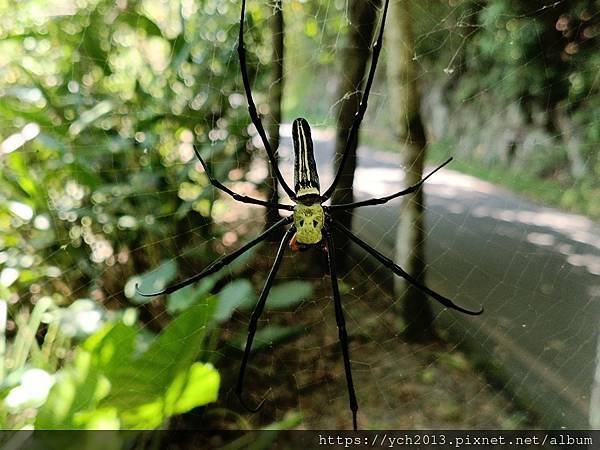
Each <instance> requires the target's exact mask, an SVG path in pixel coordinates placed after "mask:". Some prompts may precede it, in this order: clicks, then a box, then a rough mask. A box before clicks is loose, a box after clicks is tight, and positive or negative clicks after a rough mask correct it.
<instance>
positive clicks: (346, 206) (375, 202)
mask: <svg viewBox="0 0 600 450" xmlns="http://www.w3.org/2000/svg"><path fill="white" fill-rule="evenodd" d="M450 161H452V158H448V160H447V161H446V162H444V163H443V164H441V165H439V166H438V167H436V168H435V169H433V170H432V171H431V172H429V173H428V174H427V176H425V177H424V178H422V179H421V180H420V181H419V182H418V183H415V184H413V185H412V186H410V187H408V188H406V189H404V190H403V191H400V192H396V193H395V194H391V195H388V196H386V197H381V198H371V199H369V200H363V201H360V202H354V203H344V204H341V205H331V206H328V207H327V210H329V211H332V210H336V209H337V210H340V209H342V210H343V209H352V208H358V207H360V206H373V205H381V204H383V203H387V202H389V201H390V200H393V199H395V198H397V197H402V196H403V195H408V194H411V193H413V192H415V191H417V190H418V189H419V188H420V187H421V185H422V184H423V183H425V181H427V179H428V178H429V177H430V176H432V175H433V174H434V173H436V172H437V171H438V170H440V169H441V168H442V167H444V166H445V165H446V164H448V163H449V162H450Z"/></svg>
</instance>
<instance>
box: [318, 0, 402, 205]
mask: <svg viewBox="0 0 600 450" xmlns="http://www.w3.org/2000/svg"><path fill="white" fill-rule="evenodd" d="M389 4H390V0H385V5H384V7H383V14H382V18H381V26H380V27H379V35H378V36H377V41H375V44H374V45H373V56H372V58H371V67H370V69H369V76H368V78H367V83H366V84H365V89H364V92H363V95H362V98H361V99H360V104H359V105H358V111H357V112H356V115H355V116H354V121H353V122H352V127H351V128H350V133H349V135H348V141H347V142H346V148H345V149H344V154H343V155H342V160H341V161H340V165H339V166H338V170H337V173H336V174H335V178H334V179H333V183H331V186H329V188H328V189H327V190H326V191H325V193H324V194H323V195H322V196H321V203H322V202H324V201H325V200H327V199H329V198H330V197H331V196H332V195H333V191H335V188H336V186H337V184H338V182H339V181H340V178H341V176H342V172H343V170H344V165H345V164H346V160H347V159H348V155H349V154H350V147H351V146H352V145H354V141H355V140H356V139H358V129H359V128H360V124H361V123H362V120H363V117H364V116H365V112H366V111H367V103H368V100H369V94H370V93H371V85H372V84H373V79H374V78H375V69H376V68H377V61H378V60H379V54H380V53H381V45H382V42H383V30H384V28H385V19H386V17H387V11H388V5H389Z"/></svg>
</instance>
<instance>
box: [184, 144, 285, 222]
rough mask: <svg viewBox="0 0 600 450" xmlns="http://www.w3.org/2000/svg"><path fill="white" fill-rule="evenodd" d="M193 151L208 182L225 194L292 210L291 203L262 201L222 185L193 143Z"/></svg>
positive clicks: (239, 200)
mask: <svg viewBox="0 0 600 450" xmlns="http://www.w3.org/2000/svg"><path fill="white" fill-rule="evenodd" d="M194 152H195V153H196V156H197V157H198V159H199V160H200V164H202V167H204V172H206V175H207V176H208V180H209V181H210V184H212V185H213V186H214V187H216V188H217V189H219V190H221V191H223V192H225V193H226V194H229V195H230V196H232V197H233V198H234V199H235V200H237V201H238V202H242V203H249V204H252V205H260V206H265V207H267V208H274V209H285V210H287V211H293V210H294V207H293V206H292V205H282V204H280V203H272V202H268V201H264V200H259V199H257V198H252V197H248V196H247V195H241V194H238V193H237V192H233V191H232V190H231V189H229V188H228V187H227V186H225V185H223V184H222V183H221V182H220V181H219V180H217V179H216V178H215V177H213V176H212V173H211V172H210V170H209V169H208V165H207V164H206V162H205V161H204V160H203V159H202V156H200V152H199V151H198V148H197V147H196V146H195V145H194Z"/></svg>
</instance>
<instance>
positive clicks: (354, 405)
mask: <svg viewBox="0 0 600 450" xmlns="http://www.w3.org/2000/svg"><path fill="white" fill-rule="evenodd" d="M323 234H325V240H326V242H327V261H328V262H329V275H330V277H331V290H332V291H333V304H334V307H335V322H336V324H337V327H338V335H339V339H340V346H341V347H342V356H343V358H344V371H345V372H346V384H347V386H348V399H349V400H350V410H351V411H352V426H353V427H354V431H356V430H357V424H356V414H357V411H358V402H357V401H356V392H355V391H354V383H353V382H352V368H351V367H350V352H349V350H348V333H347V332H346V320H345V319H344V311H343V310H342V299H341V297H340V290H339V287H338V281H337V270H336V267H335V246H334V242H333V239H332V237H331V233H330V232H329V230H327V229H323Z"/></svg>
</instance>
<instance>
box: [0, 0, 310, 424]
mask: <svg viewBox="0 0 600 450" xmlns="http://www.w3.org/2000/svg"><path fill="white" fill-rule="evenodd" d="M268 14H269V10H268V8H263V7H262V6H261V5H260V4H258V2H252V5H251V6H249V11H248V27H247V28H248V29H247V42H248V48H249V53H248V59H249V64H250V66H251V67H255V66H256V65H257V62H258V61H267V59H268V57H270V51H269V50H270V49H269V48H268V45H266V44H265V43H264V35H265V33H267V32H268V30H264V29H262V28H261V27H258V26H255V24H254V21H255V20H258V21H261V22H264V20H266V18H267V17H268ZM238 20H239V2H237V1H234V0H231V1H227V2H216V1H214V0H197V1H193V2H184V3H182V4H179V3H177V4H175V3H168V2H166V3H165V2H163V3H157V2H148V1H144V0H131V1H126V2H125V1H118V2H114V1H112V0H89V1H83V2H66V3H65V2H58V1H56V2H54V1H51V2H45V1H41V0H27V1H24V2H17V3H14V2H9V1H6V0H0V124H1V126H0V332H1V333H2V335H1V336H0V361H1V365H0V398H1V399H2V400H3V405H2V407H0V422H1V424H2V425H3V427H4V428H22V427H32V426H34V427H37V428H40V427H42V428H57V427H66V428H94V427H110V428H119V427H120V428H152V427H157V426H160V425H162V424H164V423H166V421H167V420H168V418H169V417H171V416H172V415H174V414H179V413H182V412H184V411H188V410H190V409H191V408H194V407H197V406H200V405H203V404H206V403H207V402H209V401H213V400H214V399H215V398H216V395H217V390H218V381H219V374H218V373H217V372H216V370H215V369H214V368H213V367H212V366H211V365H210V364H209V363H208V362H207V361H209V360H211V362H213V363H215V361H214V359H216V356H215V355H216V353H215V352H214V348H215V346H216V345H218V337H219V331H220V330H219V325H220V324H222V323H224V322H225V321H227V320H228V319H229V318H230V317H231V315H232V314H233V313H234V311H235V310H236V309H238V308H242V307H243V308H247V307H249V306H250V305H252V301H253V299H255V298H256V294H255V289H254V287H252V286H251V285H250V283H249V281H248V280H245V279H239V280H235V281H232V282H229V281H230V280H227V279H225V278H224V276H225V275H228V274H238V275H239V271H240V270H239V269H240V268H245V267H247V261H248V258H249V257H251V256H252V254H251V253H249V254H248V255H246V257H245V258H240V259H239V260H238V261H237V262H236V264H232V265H231V266H230V268H229V270H228V271H223V273H222V274H219V275H217V276H213V277H211V278H209V279H206V280H204V281H203V282H201V283H199V284H198V285H195V286H190V287H188V288H187V289H185V290H182V291H180V292H177V293H175V294H173V295H172V296H169V297H168V298H167V299H166V304H165V306H164V307H162V306H160V304H157V302H151V300H152V299H149V298H147V297H141V296H139V295H137V294H136V293H135V290H134V286H135V283H136V282H140V283H141V285H142V287H143V288H148V289H147V290H151V289H158V288H160V287H163V286H165V285H166V284H167V283H168V282H170V281H173V280H174V279H175V277H185V276H186V275H191V274H192V273H194V271H195V270H196V269H197V268H198V267H202V266H205V265H206V264H207V263H208V262H210V261H211V260H212V259H213V258H214V257H215V254H216V253H217V252H215V251H214V250H213V248H212V247H213V245H212V244H217V246H219V245H221V242H220V241H221V239H220V238H221V236H222V234H223V231H224V230H222V229H220V228H219V227H217V226H213V223H212V221H213V219H214V218H215V217H220V215H222V214H223V213H224V212H225V209H226V204H225V203H224V202H223V201H222V200H220V199H219V197H216V196H215V191H214V189H213V188H212V187H210V186H209V183H208V179H207V177H206V175H205V173H203V172H202V171H200V170H198V169H199V165H198V164H193V162H194V158H195V157H194V154H193V151H192V143H194V142H195V143H196V144H197V145H198V146H199V148H200V151H201V152H202V153H203V154H204V155H205V156H206V158H207V159H208V160H209V162H210V164H211V166H212V170H213V171H214V173H215V175H216V176H218V177H219V179H221V180H223V181H226V180H227V179H228V177H229V176H230V174H231V173H235V174H236V175H235V180H236V181H245V180H244V176H243V171H239V170H234V171H233V172H232V169H238V168H240V167H241V168H243V167H246V165H247V164H248V163H249V160H250V152H249V151H247V150H249V149H250V137H251V136H250V135H249V131H251V129H250V128H249V127H248V123H249V119H248V116H247V111H246V108H245V107H244V105H245V100H244V97H243V95H241V94H240V91H241V89H240V88H241V80H240V76H239V66H238V64H237V60H236V59H235V58H233V56H234V55H235V47H234V45H235V44H234V43H235V42H236V40H237V30H238V28H237V23H238ZM266 74H267V73H266V70H264V68H263V70H261V71H259V72H255V71H254V70H251V73H250V76H251V78H252V83H253V86H254V88H255V89H254V90H255V93H256V98H257V103H258V105H259V107H261V106H264V105H262V104H261V101H264V96H262V95H261V93H262V92H261V87H262V84H263V78H265V77H264V75H266ZM262 109H263V108H261V110H262ZM240 172H241V173H242V175H239V173H240ZM232 178H233V177H232ZM222 251H223V248H222V246H221V247H220V248H219V253H221V252H222ZM172 255H183V256H182V258H181V259H165V256H172ZM182 261H185V262H184V263H182ZM149 268H154V270H152V271H149V272H146V271H147V270H148V269H149ZM144 272H146V273H144ZM137 274H143V275H137ZM295 289H300V290H302V292H304V293H306V292H310V289H308V290H307V288H306V286H305V285H303V284H301V285H299V286H296V285H293V286H291V291H290V292H291V295H292V296H293V295H294V294H293V293H294V290H295ZM215 290H216V291H217V292H218V293H217V294H212V292H213V291H215ZM296 298H299V297H298V296H296ZM292 303H293V302H292ZM207 305H209V306H207ZM132 306H133V307H132ZM165 311H166V314H165ZM148 312H150V314H148ZM161 329H162V331H161ZM275 331H276V332H275V333H271V334H270V335H268V336H270V337H269V338H268V340H267V341H265V342H267V343H270V344H272V343H274V342H277V340H278V339H279V336H282V335H285V329H279V330H275ZM266 332H267V334H268V333H269V330H268V328H267V330H266ZM198 361H202V362H198Z"/></svg>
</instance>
